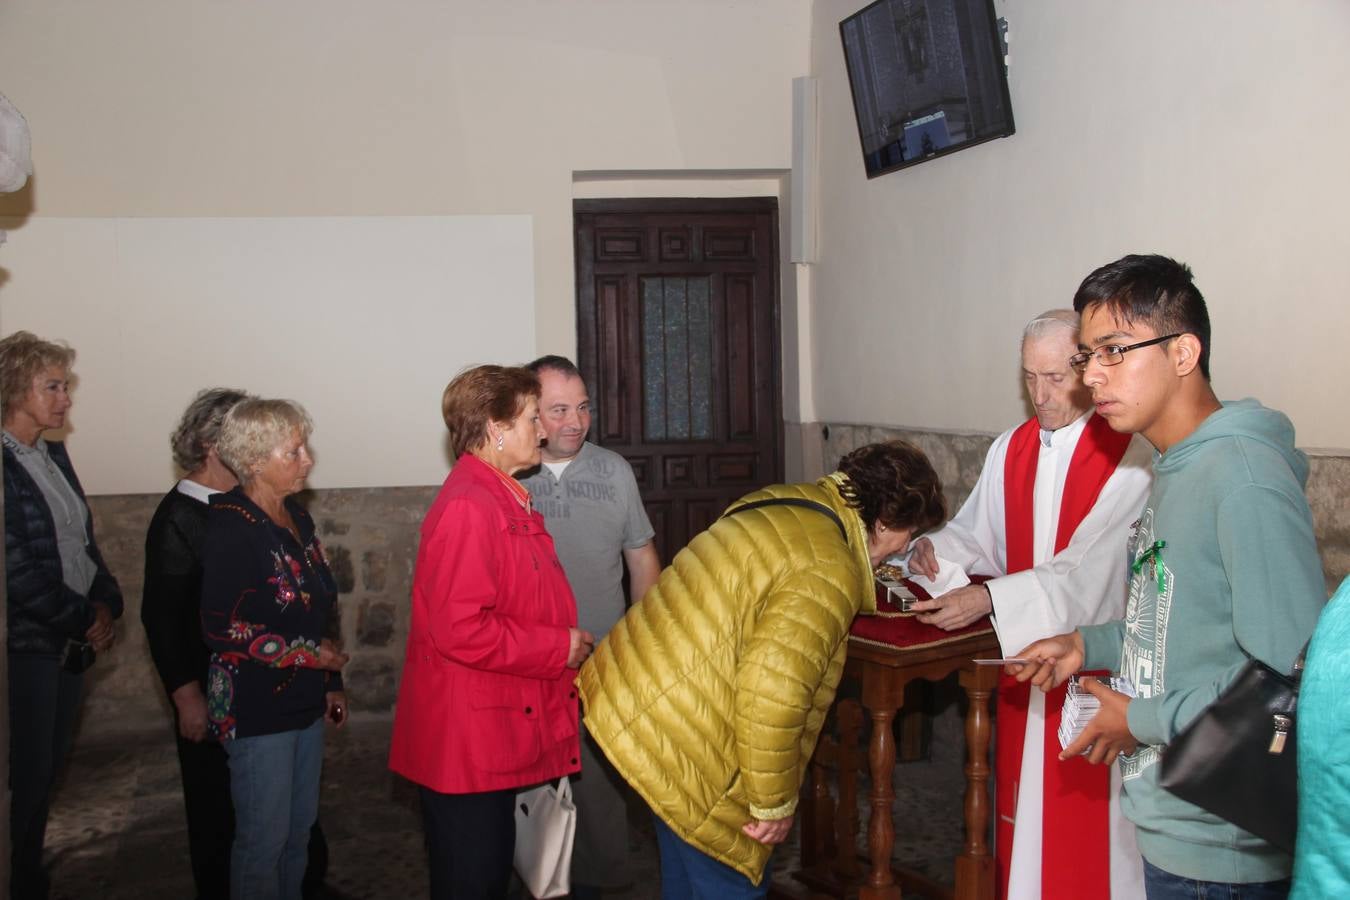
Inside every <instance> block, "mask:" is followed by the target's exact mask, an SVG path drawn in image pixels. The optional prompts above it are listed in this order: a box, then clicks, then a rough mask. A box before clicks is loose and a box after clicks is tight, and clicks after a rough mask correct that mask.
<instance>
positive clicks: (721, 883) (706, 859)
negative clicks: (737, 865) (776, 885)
mask: <svg viewBox="0 0 1350 900" xmlns="http://www.w3.org/2000/svg"><path fill="white" fill-rule="evenodd" d="M652 818H653V819H655V820H656V843H657V846H658V847H659V848H660V850H661V900H758V898H762V897H767V896H768V895H769V870H768V867H767V866H766V867H765V869H764V880H763V881H761V882H760V883H759V887H755V886H754V885H753V884H751V883H750V879H749V878H746V877H745V876H744V875H742V874H741V873H740V872H737V871H736V870H735V869H733V868H731V866H728V865H725V864H724V863H720V862H718V861H717V860H715V859H713V858H712V857H711V856H709V855H708V854H706V853H704V852H703V851H702V850H699V849H697V848H696V847H694V846H693V845H691V844H687V843H685V842H684V841H683V840H681V839H680V837H679V836H678V835H676V834H675V832H673V831H671V830H670V826H668V825H666V823H665V822H663V821H661V817H660V816H652Z"/></svg>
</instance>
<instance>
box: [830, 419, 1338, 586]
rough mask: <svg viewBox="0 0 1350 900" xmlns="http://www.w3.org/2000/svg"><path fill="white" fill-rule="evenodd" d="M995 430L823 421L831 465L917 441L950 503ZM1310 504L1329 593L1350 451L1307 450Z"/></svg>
mask: <svg viewBox="0 0 1350 900" xmlns="http://www.w3.org/2000/svg"><path fill="white" fill-rule="evenodd" d="M994 437H995V435H991V434H972V433H959V432H941V431H918V430H914V429H906V428H884V427H880V426H876V425H846V424H830V425H824V426H821V433H820V440H821V442H822V444H823V447H824V450H823V454H822V458H823V460H824V462H825V465H827V466H833V465H835V464H836V463H837V462H838V461H839V458H840V457H841V456H843V455H844V454H845V453H848V452H849V451H850V450H853V449H855V448H857V447H861V446H863V445H864V444H870V443H873V442H875V441H886V440H892V439H895V438H902V439H904V440H907V441H909V442H911V443H913V444H915V445H917V446H918V447H919V448H920V449H922V450H923V452H925V453H927V454H928V457H929V459H931V460H932V461H933V468H934V469H936V470H937V473H938V477H939V478H941V479H942V486H943V489H944V492H945V493H946V495H947V501H948V504H949V509H950V511H952V512H955V511H956V510H957V509H959V508H960V505H961V503H963V502H964V501H965V499H966V497H968V496H969V495H970V492H971V491H972V490H973V489H974V487H975V481H976V479H978V478H979V476H980V469H981V468H983V466H984V456H985V454H986V453H987V452H988V451H989V445H990V444H992V443H993V441H994ZM1305 452H1307V454H1308V462H1309V463H1310V464H1311V471H1310V472H1309V475H1308V490H1307V493H1308V504H1309V506H1311V507H1312V513H1313V528H1314V533H1315V534H1316V536H1317V546H1318V549H1319V550H1320V551H1321V554H1322V574H1323V575H1324V576H1325V578H1326V581H1327V593H1328V594H1330V593H1331V592H1332V591H1333V590H1335V588H1336V586H1337V585H1338V584H1340V583H1341V580H1342V579H1343V578H1345V577H1346V575H1347V574H1350V453H1347V452H1345V451H1338V450H1308V451H1305Z"/></svg>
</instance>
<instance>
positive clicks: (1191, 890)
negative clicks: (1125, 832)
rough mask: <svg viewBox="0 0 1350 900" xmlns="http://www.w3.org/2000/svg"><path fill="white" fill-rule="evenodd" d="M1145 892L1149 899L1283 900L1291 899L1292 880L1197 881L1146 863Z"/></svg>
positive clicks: (1146, 861) (1145, 861)
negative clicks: (1248, 881) (1246, 882)
mask: <svg viewBox="0 0 1350 900" xmlns="http://www.w3.org/2000/svg"><path fill="white" fill-rule="evenodd" d="M1144 893H1145V894H1147V895H1148V900H1284V898H1285V897H1288V896H1289V879H1288V878H1286V879H1284V880H1282V881H1258V882H1253V883H1251V884H1228V883H1226V882H1222V881H1196V880H1195V879H1194V878H1182V877H1181V876H1180V875H1173V874H1172V873H1171V872H1164V871H1163V870H1162V869H1160V868H1158V867H1157V866H1155V865H1153V863H1151V862H1149V861H1148V860H1144Z"/></svg>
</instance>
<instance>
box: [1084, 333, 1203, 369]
mask: <svg viewBox="0 0 1350 900" xmlns="http://www.w3.org/2000/svg"><path fill="white" fill-rule="evenodd" d="M1183 334H1185V332H1182V331H1178V332H1177V333H1176V334H1168V335H1163V336H1162V337H1156V338H1153V339H1152V340H1150V341H1140V342H1139V343H1137V344H1126V345H1125V346H1124V347H1122V346H1121V345H1119V344H1107V345H1106V346H1105V347H1098V348H1097V349H1096V350H1093V351H1092V352H1091V353H1075V354H1074V355H1073V356H1070V357H1069V365H1070V366H1072V367H1073V369H1074V371H1075V372H1080V373H1081V372H1084V371H1086V370H1087V366H1088V363H1090V362H1091V361H1092V360H1093V359H1096V360H1097V362H1099V363H1101V364H1102V365H1104V366H1118V365H1120V361H1121V359H1122V358H1123V357H1124V356H1125V354H1126V353H1129V352H1130V351H1131V350H1138V349H1139V348H1140V347H1152V346H1153V345H1154V344H1161V343H1162V342H1163V341H1170V340H1171V339H1172V338H1174V337H1181V336H1182V335H1183Z"/></svg>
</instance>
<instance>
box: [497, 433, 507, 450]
mask: <svg viewBox="0 0 1350 900" xmlns="http://www.w3.org/2000/svg"><path fill="white" fill-rule="evenodd" d="M505 446H506V436H505V435H501V434H499V435H497V449H498V450H500V449H502V448H503V447H505Z"/></svg>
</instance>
